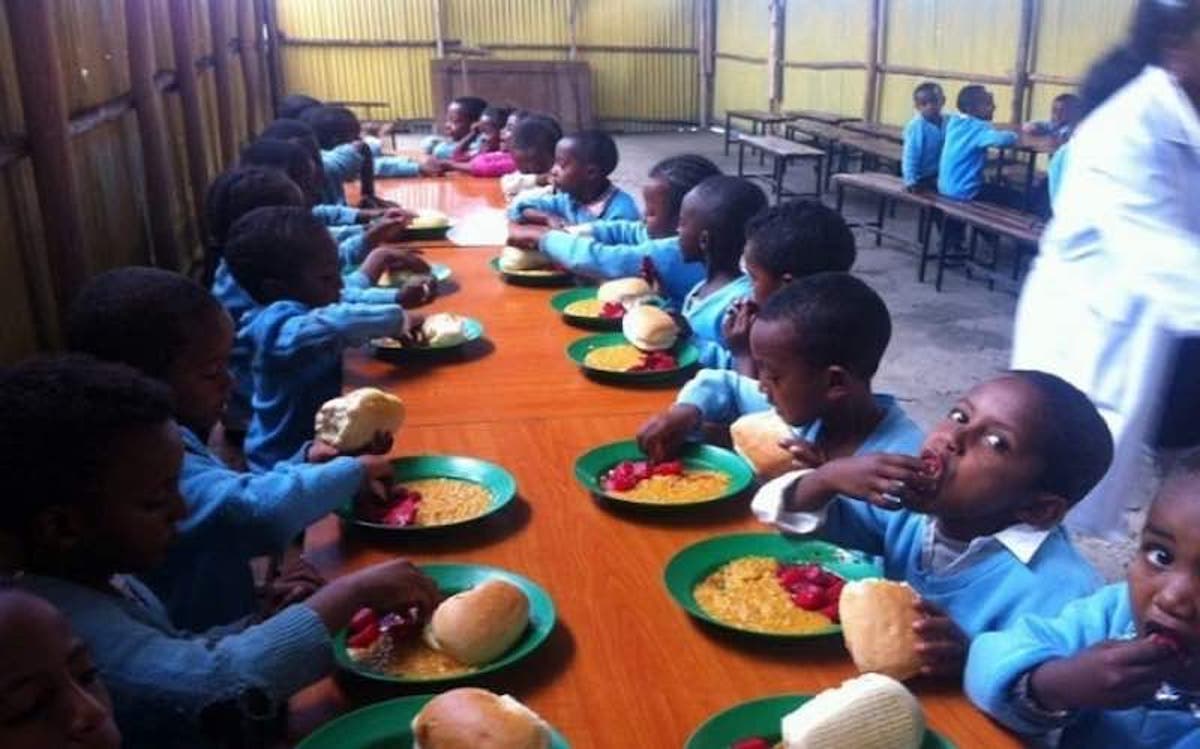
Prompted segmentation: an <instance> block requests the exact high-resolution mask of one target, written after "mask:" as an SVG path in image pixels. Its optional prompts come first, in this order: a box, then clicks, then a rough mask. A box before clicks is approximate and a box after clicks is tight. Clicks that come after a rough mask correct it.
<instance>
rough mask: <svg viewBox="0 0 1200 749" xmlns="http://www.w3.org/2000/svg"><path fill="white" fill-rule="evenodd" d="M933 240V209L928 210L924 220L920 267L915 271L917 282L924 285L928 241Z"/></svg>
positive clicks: (928, 249) (928, 252) (927, 258)
mask: <svg viewBox="0 0 1200 749" xmlns="http://www.w3.org/2000/svg"><path fill="white" fill-rule="evenodd" d="M932 238H933V209H930V211H929V214H928V218H926V219H925V237H924V239H922V240H921V265H920V269H919V270H918V271H917V281H919V282H920V283H925V266H926V264H927V263H928V262H929V256H930V247H929V241H930V240H931V239H932Z"/></svg>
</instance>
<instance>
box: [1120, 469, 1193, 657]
mask: <svg viewBox="0 0 1200 749" xmlns="http://www.w3.org/2000/svg"><path fill="white" fill-rule="evenodd" d="M1129 599H1130V604H1131V605H1132V607H1133V616H1134V620H1135V621H1136V622H1137V627H1138V635H1139V636H1141V637H1146V636H1148V635H1151V634H1154V633H1156V632H1157V633H1160V634H1162V635H1163V636H1165V637H1167V638H1169V639H1171V640H1172V641H1174V642H1175V643H1176V644H1178V645H1179V646H1180V647H1181V649H1182V650H1183V651H1184V654H1185V655H1187V656H1190V657H1193V658H1194V657H1195V656H1197V655H1200V478H1197V477H1196V476H1185V477H1181V478H1177V479H1175V480H1173V481H1170V482H1168V483H1167V485H1166V486H1164V487H1163V489H1162V490H1161V491H1160V492H1159V494H1158V497H1156V498H1155V500H1154V502H1153V503H1152V504H1151V505H1150V511H1149V513H1148V514H1147V516H1146V526H1145V528H1143V530H1142V540H1141V546H1140V548H1139V550H1138V553H1137V554H1136V555H1135V556H1134V558H1133V562H1132V563H1131V564H1130V566H1129Z"/></svg>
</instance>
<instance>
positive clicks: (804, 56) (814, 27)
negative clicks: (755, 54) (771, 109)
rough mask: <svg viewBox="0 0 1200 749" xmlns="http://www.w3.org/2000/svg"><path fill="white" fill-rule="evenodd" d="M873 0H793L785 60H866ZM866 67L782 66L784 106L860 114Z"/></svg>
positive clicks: (785, 38) (786, 38)
mask: <svg viewBox="0 0 1200 749" xmlns="http://www.w3.org/2000/svg"><path fill="white" fill-rule="evenodd" d="M874 1H875V0H840V2H835V3H829V2H820V1H819V0H817V1H814V0H804V2H796V0H792V2H790V3H789V4H788V7H787V26H786V27H785V29H786V30H785V34H784V42H785V45H786V46H785V51H784V58H783V59H784V62H785V63H788V62H793V63H795V62H826V63H830V62H858V63H863V64H865V63H866V59H867V57H866V56H867V27H868V25H869V23H870V16H871V3H873V2H874ZM866 88H867V77H866V72H865V70H803V69H796V68H789V67H785V68H784V79H783V108H784V109H785V110H788V109H819V110H822V111H826V112H837V113H839V114H847V115H856V116H857V115H861V114H862V108H863V98H864V97H865V96H866Z"/></svg>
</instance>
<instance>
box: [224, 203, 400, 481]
mask: <svg viewBox="0 0 1200 749" xmlns="http://www.w3.org/2000/svg"><path fill="white" fill-rule="evenodd" d="M225 260H226V262H228V263H229V270H230V272H231V273H232V274H233V277H234V280H236V281H237V282H238V284H239V285H240V286H241V287H242V288H243V289H245V290H246V292H247V293H249V295H250V297H251V299H253V300H254V302H255V304H256V305H257V306H255V307H254V308H252V309H251V310H249V311H248V312H246V313H245V314H243V315H242V317H241V319H240V320H238V322H237V345H238V346H240V347H243V348H244V350H246V351H247V352H249V360H250V372H251V376H252V379H253V383H254V384H253V393H254V397H253V400H252V402H251V405H252V407H253V415H252V417H251V419H250V425H249V428H248V430H247V433H246V443H245V448H246V462H247V464H248V465H249V466H250V468H251V469H253V470H255V471H260V472H261V471H266V470H268V469H270V468H271V467H272V466H274V465H275V464H276V463H278V462H279V461H281V460H286V459H288V458H290V457H291V456H292V455H294V454H295V453H296V451H297V450H299V449H300V447H301V445H303V444H304V443H305V442H306V441H308V440H310V439H312V435H313V417H314V415H315V414H316V413H317V409H319V408H320V406H321V404H323V403H324V402H325V401H327V400H329V399H331V398H335V397H337V396H338V395H340V394H341V392H342V351H343V350H345V349H346V348H347V347H350V346H358V345H362V344H364V343H366V342H367V341H368V340H370V339H371V338H374V337H377V336H392V337H401V336H403V335H404V334H405V333H406V331H407V325H408V320H407V318H406V316H405V314H404V310H403V309H402V308H401V306H400V305H399V304H380V303H364V302H345V301H342V293H341V292H342V284H343V279H342V275H341V274H340V273H339V272H338V266H337V251H336V248H335V247H334V245H333V240H332V239H331V238H330V236H329V232H328V231H326V230H325V227H323V226H321V224H320V222H318V221H317V220H316V219H314V218H313V217H312V214H310V213H308V212H307V211H306V210H304V209H298V208H258V209H255V210H253V211H251V212H250V213H248V214H246V215H245V216H243V217H242V218H240V219H238V222H237V223H236V224H234V226H233V228H232V229H231V230H230V234H229V241H228V242H227V243H226V246H225ZM406 301H407V300H406ZM410 303H411V302H410Z"/></svg>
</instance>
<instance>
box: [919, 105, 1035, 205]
mask: <svg viewBox="0 0 1200 749" xmlns="http://www.w3.org/2000/svg"><path fill="white" fill-rule="evenodd" d="M1017 139H1018V135H1017V134H1016V133H1010V132H1005V131H1003V130H997V129H996V128H994V127H992V123H990V122H987V121H985V120H981V119H979V118H978V117H965V116H959V115H951V116H950V117H949V118H948V119H947V120H946V140H945V143H943V145H942V160H941V162H940V163H939V166H938V192H940V193H941V194H942V195H945V196H946V197H948V198H954V199H955V200H974V199H975V196H976V195H978V194H979V188H981V187H983V167H984V165H985V164H986V163H987V152H988V149H989V148H1005V147H1008V146H1012V145H1015V144H1016V142H1017Z"/></svg>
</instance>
